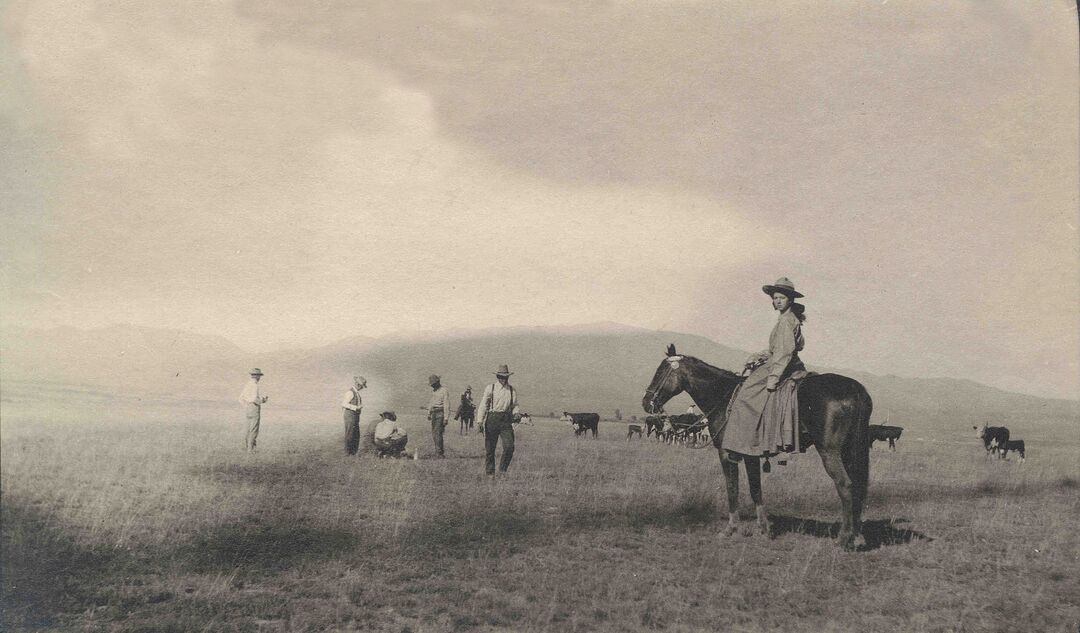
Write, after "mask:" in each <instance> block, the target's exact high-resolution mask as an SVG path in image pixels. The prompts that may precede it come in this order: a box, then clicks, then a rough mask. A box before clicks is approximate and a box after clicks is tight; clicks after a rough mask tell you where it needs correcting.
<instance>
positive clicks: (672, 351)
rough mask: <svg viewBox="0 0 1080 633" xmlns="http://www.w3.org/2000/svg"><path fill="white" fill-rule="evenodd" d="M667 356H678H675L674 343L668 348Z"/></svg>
mask: <svg viewBox="0 0 1080 633" xmlns="http://www.w3.org/2000/svg"><path fill="white" fill-rule="evenodd" d="M667 355H668V356H675V355H676V354H675V344H674V343H671V344H669V345H668V346H667Z"/></svg>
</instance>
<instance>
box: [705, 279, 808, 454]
mask: <svg viewBox="0 0 1080 633" xmlns="http://www.w3.org/2000/svg"><path fill="white" fill-rule="evenodd" d="M761 289H762V290H763V291H764V292H765V294H767V295H769V296H770V297H771V298H772V305H773V309H774V310H776V311H778V312H779V313H780V317H779V318H778V319H777V321H776V326H775V327H773V331H772V334H770V335H769V349H767V350H765V351H763V352H759V353H757V354H754V355H752V356H750V358H748V359H747V361H746V367H745V369H744V371H745V370H750V375H749V376H747V377H746V380H744V381H743V383H742V385H740V386H739V388H738V390H737V391H736V392H735V396H734V397H732V399H731V405H730V406H729V408H728V413H727V429H726V436H725V439H724V447H725V448H726V449H727V450H728V451H730V452H732V453H738V454H740V455H752V456H764V457H769V456H771V455H775V454H777V453H781V452H784V451H791V450H793V449H795V448H796V447H797V442H798V437H797V435H798V431H799V430H798V429H796V428H793V426H794V425H793V424H790V422H791V416H784V415H783V414H782V412H781V411H780V402H779V401H780V400H781V398H780V394H778V393H776V390H777V387H778V386H779V385H780V383H781V382H782V381H783V380H784V379H786V378H788V377H789V376H791V375H792V374H796V375H799V374H805V373H806V367H804V366H803V364H802V361H801V360H799V352H801V351H802V349H803V345H804V340H803V336H802V327H801V326H802V322H803V321H805V320H806V316H805V315H804V313H805V307H803V306H802V304H799V303H795V299H798V298H801V297H802V296H803V295H802V294H800V293H799V292H796V290H795V285H794V284H793V283H791V281H790V280H789V279H788V278H787V277H781V278H780V279H778V280H777V281H776V283H775V284H773V285H771V286H762V288H761ZM785 421H786V422H787V424H785V423H784V422H785Z"/></svg>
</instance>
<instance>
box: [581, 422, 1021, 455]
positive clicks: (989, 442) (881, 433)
mask: <svg viewBox="0 0 1080 633" xmlns="http://www.w3.org/2000/svg"><path fill="white" fill-rule="evenodd" d="M561 420H562V421H563V422H566V423H568V424H570V425H571V426H573V427H574V435H576V436H581V435H585V434H586V433H588V432H589V431H592V436H593V437H596V436H597V433H598V428H599V426H600V414H598V413H568V412H566V411H563V414H562V418H561ZM971 428H972V429H974V430H976V431H978V433H977V435H978V437H979V439H981V440H982V441H983V446H984V447H985V448H986V454H987V456H988V457H989V456H997V457H998V458H1000V459H1008V454H1009V451H1013V452H1015V453H1017V454H1019V455H1020V461H1024V459H1025V455H1024V440H1018V439H1016V440H1014V439H1009V429H1008V428H1007V427H1004V426H987V425H985V424H984V425H982V426H981V427H979V426H973V427H971ZM869 431H870V446H873V445H874V442H888V443H889V450H891V451H895V450H896V442H897V440H899V439H900V434H901V433H903V431H904V428H903V427H901V426H889V425H885V424H871V425H870V427H869ZM635 435H636V436H637V437H638V438H639V439H644V438H653V439H655V440H656V441H658V442H663V443H665V444H680V445H685V446H691V447H694V446H706V445H708V444H709V443H710V441H711V439H710V437H709V426H708V423H707V421H706V419H705V416H702V415H697V414H693V413H683V414H681V415H650V416H648V417H646V418H645V424H644V426H642V425H640V424H630V425H628V426H627V431H626V441H628V442H629V441H630V440H631V439H633V437H634V436H635Z"/></svg>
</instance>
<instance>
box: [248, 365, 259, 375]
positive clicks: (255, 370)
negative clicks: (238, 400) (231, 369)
mask: <svg viewBox="0 0 1080 633" xmlns="http://www.w3.org/2000/svg"><path fill="white" fill-rule="evenodd" d="M248 373H249V374H251V375H252V376H262V375H263V373H262V370H261V369H259V368H258V367H256V368H254V369H252V370H251V371H249V372H248Z"/></svg>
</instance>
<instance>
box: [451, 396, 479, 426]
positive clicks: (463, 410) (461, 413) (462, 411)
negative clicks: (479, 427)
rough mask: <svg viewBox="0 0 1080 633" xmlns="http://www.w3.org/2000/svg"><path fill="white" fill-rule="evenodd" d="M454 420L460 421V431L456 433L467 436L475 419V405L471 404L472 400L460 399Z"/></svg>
mask: <svg viewBox="0 0 1080 633" xmlns="http://www.w3.org/2000/svg"><path fill="white" fill-rule="evenodd" d="M454 418H456V419H458V420H461V430H459V431H458V433H460V434H461V435H467V434H468V433H469V432H471V431H472V427H473V421H474V420H475V419H476V405H475V404H473V403H472V400H466V399H465V398H462V399H461V404H460V405H458V410H457V414H456V415H454Z"/></svg>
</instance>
